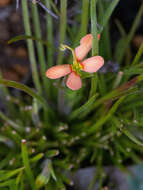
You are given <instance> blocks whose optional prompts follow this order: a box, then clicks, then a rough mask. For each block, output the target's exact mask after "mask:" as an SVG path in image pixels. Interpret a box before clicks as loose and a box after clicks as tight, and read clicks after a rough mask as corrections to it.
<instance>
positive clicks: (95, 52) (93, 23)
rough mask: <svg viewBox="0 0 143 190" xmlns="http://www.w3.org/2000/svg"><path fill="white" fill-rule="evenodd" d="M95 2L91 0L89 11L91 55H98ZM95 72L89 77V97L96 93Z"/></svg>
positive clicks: (96, 77)
mask: <svg viewBox="0 0 143 190" xmlns="http://www.w3.org/2000/svg"><path fill="white" fill-rule="evenodd" d="M96 4H97V0H91V3H90V13H91V33H92V56H96V55H98V38H97V17H96ZM97 80H98V76H97V73H95V74H94V76H93V78H92V79H91V90H90V94H89V98H90V97H91V96H93V95H94V94H95V93H96V88H97Z"/></svg>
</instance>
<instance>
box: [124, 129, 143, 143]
mask: <svg viewBox="0 0 143 190" xmlns="http://www.w3.org/2000/svg"><path fill="white" fill-rule="evenodd" d="M123 133H124V134H125V135H126V136H127V137H128V138H129V139H130V140H131V141H133V142H134V143H135V144H137V145H139V146H143V142H141V141H139V140H138V139H137V138H136V137H135V136H133V135H132V134H131V133H130V132H129V131H128V130H127V129H124V130H123Z"/></svg>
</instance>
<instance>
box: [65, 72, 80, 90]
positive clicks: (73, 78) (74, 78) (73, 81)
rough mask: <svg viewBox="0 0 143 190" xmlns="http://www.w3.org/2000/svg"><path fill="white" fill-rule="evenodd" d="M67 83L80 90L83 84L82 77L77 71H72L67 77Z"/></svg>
mask: <svg viewBox="0 0 143 190" xmlns="http://www.w3.org/2000/svg"><path fill="white" fill-rule="evenodd" d="M66 85H67V86H68V87H69V88H70V89H72V90H78V89H80V88H81V86H82V82H81V78H80V76H79V75H77V74H76V73H75V72H72V73H71V74H70V75H69V76H68V79H67V82H66Z"/></svg>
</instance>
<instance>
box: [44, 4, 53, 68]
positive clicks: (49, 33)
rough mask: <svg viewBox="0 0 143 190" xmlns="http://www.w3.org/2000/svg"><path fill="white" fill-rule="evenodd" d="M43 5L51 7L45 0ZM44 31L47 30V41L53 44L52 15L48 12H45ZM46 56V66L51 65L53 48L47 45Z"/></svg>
mask: <svg viewBox="0 0 143 190" xmlns="http://www.w3.org/2000/svg"><path fill="white" fill-rule="evenodd" d="M45 5H46V7H47V8H48V9H51V5H50V3H49V1H47V0H45ZM46 31H47V41H48V42H49V43H50V44H53V23H52V17H51V15H50V14H48V13H47V14H46ZM47 58H48V67H51V66H53V49H52V48H49V47H47Z"/></svg>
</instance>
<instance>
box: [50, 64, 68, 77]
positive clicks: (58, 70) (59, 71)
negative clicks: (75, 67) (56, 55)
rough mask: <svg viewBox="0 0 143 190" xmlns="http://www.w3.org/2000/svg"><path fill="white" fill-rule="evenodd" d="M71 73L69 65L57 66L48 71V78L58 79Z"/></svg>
mask: <svg viewBox="0 0 143 190" xmlns="http://www.w3.org/2000/svg"><path fill="white" fill-rule="evenodd" d="M69 73H71V66H70V65H69V64H67V65H66V64H65V65H56V66H53V67H51V68H50V69H48V70H47V72H46V76H47V77H48V78H50V79H58V78H60V77H63V76H65V75H67V74H69Z"/></svg>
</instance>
